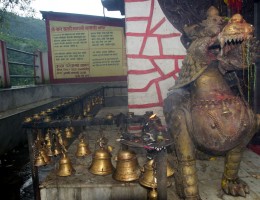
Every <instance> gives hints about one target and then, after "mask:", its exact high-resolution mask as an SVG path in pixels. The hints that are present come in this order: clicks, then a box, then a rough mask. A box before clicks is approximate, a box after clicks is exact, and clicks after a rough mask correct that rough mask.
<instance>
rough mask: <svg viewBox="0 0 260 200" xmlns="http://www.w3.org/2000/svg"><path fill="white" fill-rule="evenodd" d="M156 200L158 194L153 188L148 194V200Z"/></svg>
mask: <svg viewBox="0 0 260 200" xmlns="http://www.w3.org/2000/svg"><path fill="white" fill-rule="evenodd" d="M157 199H158V192H157V191H156V189H155V188H154V187H153V188H152V190H151V191H149V193H148V200H157Z"/></svg>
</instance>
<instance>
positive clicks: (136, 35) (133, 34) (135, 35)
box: [126, 32, 145, 37]
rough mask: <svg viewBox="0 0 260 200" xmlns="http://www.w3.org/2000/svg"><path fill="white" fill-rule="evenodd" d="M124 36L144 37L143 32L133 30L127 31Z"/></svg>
mask: <svg viewBox="0 0 260 200" xmlns="http://www.w3.org/2000/svg"><path fill="white" fill-rule="evenodd" d="M126 36H134V37H144V36H145V34H144V33H133V32H127V33H126Z"/></svg>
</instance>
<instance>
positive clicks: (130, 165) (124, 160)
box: [112, 150, 140, 181]
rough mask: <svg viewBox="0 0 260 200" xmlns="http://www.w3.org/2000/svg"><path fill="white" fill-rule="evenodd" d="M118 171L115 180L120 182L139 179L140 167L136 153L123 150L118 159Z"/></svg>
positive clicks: (114, 175)
mask: <svg viewBox="0 0 260 200" xmlns="http://www.w3.org/2000/svg"><path fill="white" fill-rule="evenodd" d="M115 160H116V161H117V164H116V170H115V172H114V173H113V176H112V177H113V178H114V179H115V180H118V181H134V180H137V179H139V176H140V167H139V164H138V160H137V157H136V154H135V152H133V151H130V150H121V151H120V152H119V153H118V155H117V157H116V158H115Z"/></svg>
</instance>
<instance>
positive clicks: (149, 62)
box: [125, 0, 186, 118]
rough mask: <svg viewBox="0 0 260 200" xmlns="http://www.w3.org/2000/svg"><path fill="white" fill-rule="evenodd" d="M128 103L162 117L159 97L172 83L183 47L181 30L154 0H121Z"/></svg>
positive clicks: (133, 108) (134, 109) (136, 110)
mask: <svg viewBox="0 0 260 200" xmlns="http://www.w3.org/2000/svg"><path fill="white" fill-rule="evenodd" d="M125 18H126V54H127V63H128V107H129V111H130V112H134V113H135V114H138V115H142V114H144V113H145V112H146V111H153V112H154V113H155V114H156V115H157V116H158V117H160V118H162V117H163V99H164V98H165V97H166V96H167V92H168V88H170V87H171V86H173V85H174V84H175V80H176V78H177V76H178V72H179V71H180V68H181V65H182V61H183V59H184V56H185V55H186V49H185V48H184V47H183V45H182V43H181V42H180V36H181V33H180V32H179V31H178V30H177V29H175V28H174V27H173V26H172V24H171V23H170V22H169V21H168V20H167V18H166V16H165V15H164V13H163V12H162V10H161V8H160V5H159V3H158V1H157V0H125Z"/></svg>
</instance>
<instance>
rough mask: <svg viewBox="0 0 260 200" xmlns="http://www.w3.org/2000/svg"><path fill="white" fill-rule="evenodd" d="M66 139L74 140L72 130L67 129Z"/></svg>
mask: <svg viewBox="0 0 260 200" xmlns="http://www.w3.org/2000/svg"><path fill="white" fill-rule="evenodd" d="M65 137H66V138H73V132H72V130H71V128H66V129H65Z"/></svg>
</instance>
